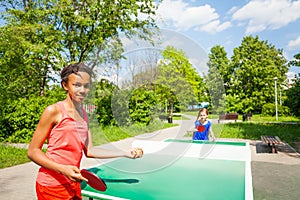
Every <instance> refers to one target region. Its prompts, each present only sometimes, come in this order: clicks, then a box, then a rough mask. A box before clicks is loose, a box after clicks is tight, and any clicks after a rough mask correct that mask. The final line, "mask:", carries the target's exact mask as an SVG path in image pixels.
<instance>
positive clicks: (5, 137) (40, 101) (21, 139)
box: [0, 88, 65, 143]
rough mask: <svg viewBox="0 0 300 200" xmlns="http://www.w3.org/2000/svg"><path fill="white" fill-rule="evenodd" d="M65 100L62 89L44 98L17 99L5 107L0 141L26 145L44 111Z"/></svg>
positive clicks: (1, 122)
mask: <svg viewBox="0 0 300 200" xmlns="http://www.w3.org/2000/svg"><path fill="white" fill-rule="evenodd" d="M64 98H65V93H64V91H63V90H62V89H59V90H58V89H57V88H54V90H52V91H48V92H47V94H45V96H36V95H33V96H30V97H29V98H19V99H17V100H15V101H12V102H11V103H10V104H9V105H6V107H5V109H4V110H3V111H2V113H1V115H2V117H1V120H0V141H1V142H15V143H27V142H29V141H30V140H31V137H32V135H33V133H34V131H35V128H36V126H37V124H38V122H39V119H40V116H41V114H42V113H43V111H44V109H45V108H46V107H47V106H49V105H51V104H53V103H55V102H57V101H60V100H63V99H64Z"/></svg>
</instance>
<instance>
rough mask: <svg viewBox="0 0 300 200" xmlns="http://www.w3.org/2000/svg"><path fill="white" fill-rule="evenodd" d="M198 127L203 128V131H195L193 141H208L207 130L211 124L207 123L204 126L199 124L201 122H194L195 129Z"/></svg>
mask: <svg viewBox="0 0 300 200" xmlns="http://www.w3.org/2000/svg"><path fill="white" fill-rule="evenodd" d="M200 125H201V126H204V131H202V132H200V131H195V132H194V134H193V140H209V138H208V133H209V129H210V126H211V122H210V121H207V123H206V124H201V122H200V121H199V120H197V121H196V122H195V127H196V129H197V127H198V126H200Z"/></svg>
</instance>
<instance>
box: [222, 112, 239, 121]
mask: <svg viewBox="0 0 300 200" xmlns="http://www.w3.org/2000/svg"><path fill="white" fill-rule="evenodd" d="M238 117H239V114H238V113H226V114H223V115H220V116H219V120H218V123H220V121H221V120H234V121H235V122H236V120H237V119H238Z"/></svg>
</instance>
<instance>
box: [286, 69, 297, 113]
mask: <svg viewBox="0 0 300 200" xmlns="http://www.w3.org/2000/svg"><path fill="white" fill-rule="evenodd" d="M299 76H300V74H299ZM299 76H298V78H297V79H296V81H295V83H294V85H293V86H292V87H291V88H289V89H288V90H287V91H286V95H287V100H285V105H286V106H288V107H289V109H290V111H291V113H293V114H294V115H296V116H298V117H299V116H300V78H299Z"/></svg>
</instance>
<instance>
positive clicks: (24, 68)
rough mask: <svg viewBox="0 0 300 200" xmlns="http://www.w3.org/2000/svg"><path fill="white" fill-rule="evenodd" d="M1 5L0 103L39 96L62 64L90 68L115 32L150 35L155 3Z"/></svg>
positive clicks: (49, 0)
mask: <svg viewBox="0 0 300 200" xmlns="http://www.w3.org/2000/svg"><path fill="white" fill-rule="evenodd" d="M0 6H1V8H2V10H5V12H4V13H1V14H2V15H1V19H2V20H5V24H4V25H3V26H2V27H1V30H0V31H1V32H0V46H1V47H0V77H1V81H0V84H1V89H3V91H1V92H2V94H1V99H0V103H1V105H7V104H9V102H11V101H12V100H14V99H18V98H19V97H21V98H24V97H25V98H32V96H33V94H35V95H43V94H44V93H45V89H47V87H48V82H49V81H50V80H51V79H55V77H56V76H55V74H57V73H58V71H60V69H61V68H62V67H63V66H65V65H66V64H67V63H70V62H80V61H90V62H89V64H90V66H91V67H92V68H94V67H95V66H96V65H98V62H97V61H98V58H99V57H98V56H100V55H101V54H99V52H101V51H103V50H104V48H106V47H107V45H106V42H107V41H112V39H113V38H118V35H119V34H120V33H124V34H125V35H126V36H128V37H130V36H132V35H138V36H139V37H142V38H145V39H149V36H151V34H152V32H151V28H156V25H155V22H154V19H153V16H154V15H155V10H156V8H157V4H156V3H154V2H153V1H152V0H150V1H149V0H141V1H131V0H120V1H117V2H116V1H94V0H87V1H77V0H72V1H71V0H40V1H32V0H24V1H18V0H1V1H0ZM141 15H143V17H140V16H141ZM118 48H119V47H118ZM92 52H96V54H95V55H96V56H95V57H93V58H91V57H89V56H91V55H92ZM117 58H118V56H117V57H116V59H117ZM0 110H1V115H2V116H4V115H5V113H4V109H3V108H2V107H0ZM19 128H20V129H22V127H19Z"/></svg>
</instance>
